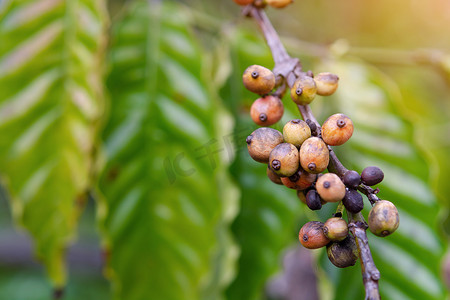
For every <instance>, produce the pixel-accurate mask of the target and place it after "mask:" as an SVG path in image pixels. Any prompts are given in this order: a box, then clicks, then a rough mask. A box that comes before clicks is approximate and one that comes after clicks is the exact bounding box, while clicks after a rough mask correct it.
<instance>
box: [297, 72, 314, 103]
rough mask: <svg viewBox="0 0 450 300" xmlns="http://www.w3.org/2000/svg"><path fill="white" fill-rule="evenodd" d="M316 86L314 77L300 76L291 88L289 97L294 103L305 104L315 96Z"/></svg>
mask: <svg viewBox="0 0 450 300" xmlns="http://www.w3.org/2000/svg"><path fill="white" fill-rule="evenodd" d="M316 92H317V87H316V83H315V82H314V79H312V78H311V77H309V76H305V75H303V76H300V77H299V78H298V79H297V81H295V83H294V85H293V86H292V88H291V98H292V100H294V102H295V103H297V104H300V105H306V104H309V103H311V102H312V101H313V100H314V98H315V97H316Z"/></svg>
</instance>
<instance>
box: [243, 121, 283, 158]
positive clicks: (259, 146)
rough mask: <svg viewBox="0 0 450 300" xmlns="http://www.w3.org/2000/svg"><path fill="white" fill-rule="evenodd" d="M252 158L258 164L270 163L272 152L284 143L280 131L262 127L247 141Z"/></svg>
mask: <svg viewBox="0 0 450 300" xmlns="http://www.w3.org/2000/svg"><path fill="white" fill-rule="evenodd" d="M245 141H246V143H247V149H248V153H249V154H250V156H251V157H252V158H253V159H254V160H256V161H257V162H262V163H268V162H269V155H270V152H271V151H272V150H273V149H274V148H275V146H277V145H278V144H280V143H282V142H283V135H282V134H281V132H279V131H278V130H275V129H272V128H268V127H261V128H258V129H256V130H255V131H253V132H252V134H250V135H249V136H248V137H247V139H246V140H245Z"/></svg>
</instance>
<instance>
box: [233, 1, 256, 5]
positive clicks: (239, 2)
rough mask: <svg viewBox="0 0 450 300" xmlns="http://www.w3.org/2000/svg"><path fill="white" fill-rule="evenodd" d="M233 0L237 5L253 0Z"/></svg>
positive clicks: (247, 3)
mask: <svg viewBox="0 0 450 300" xmlns="http://www.w3.org/2000/svg"><path fill="white" fill-rule="evenodd" d="M233 1H234V2H236V4H239V5H249V4H252V3H253V0H233Z"/></svg>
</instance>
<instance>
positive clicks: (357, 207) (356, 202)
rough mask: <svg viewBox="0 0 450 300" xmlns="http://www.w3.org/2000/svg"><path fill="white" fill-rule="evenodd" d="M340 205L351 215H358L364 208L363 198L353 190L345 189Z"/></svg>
mask: <svg viewBox="0 0 450 300" xmlns="http://www.w3.org/2000/svg"><path fill="white" fill-rule="evenodd" d="M342 203H343V204H344V206H345V208H346V209H347V210H348V211H349V212H351V213H353V214H356V213H359V212H360V211H361V210H362V209H363V208H364V200H363V197H362V196H361V194H360V193H358V191H357V190H354V189H347V191H346V193H345V197H344V199H343V200H342Z"/></svg>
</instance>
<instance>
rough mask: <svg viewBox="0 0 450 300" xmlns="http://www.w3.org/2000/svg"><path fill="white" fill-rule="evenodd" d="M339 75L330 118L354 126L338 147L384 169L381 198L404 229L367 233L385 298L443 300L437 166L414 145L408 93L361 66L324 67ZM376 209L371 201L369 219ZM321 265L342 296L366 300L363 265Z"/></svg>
mask: <svg viewBox="0 0 450 300" xmlns="http://www.w3.org/2000/svg"><path fill="white" fill-rule="evenodd" d="M321 68H323V69H324V70H326V71H330V72H333V73H336V74H338V75H339V77H340V87H339V89H338V92H337V94H336V96H335V97H334V99H326V98H323V99H320V98H319V99H317V100H316V101H324V102H326V101H327V102H328V101H329V102H328V103H329V104H330V105H329V106H327V107H326V108H324V110H325V111H327V112H328V114H332V113H336V112H342V113H345V114H346V115H348V116H349V117H350V118H351V119H352V120H353V123H354V125H355V132H354V134H353V137H352V138H351V139H350V141H349V142H348V143H346V144H345V145H344V146H341V147H339V148H336V151H338V154H339V157H340V158H342V161H343V162H344V164H345V165H346V166H347V167H348V168H353V169H355V170H357V171H359V172H361V171H362V170H363V169H364V168H365V167H367V166H371V165H375V166H379V167H380V168H381V169H382V170H383V171H384V174H385V179H384V181H383V182H382V183H381V184H380V185H379V187H380V189H381V192H380V193H379V194H378V196H379V197H380V198H381V199H387V200H390V201H392V202H393V203H394V204H395V205H396V206H397V208H398V210H399V213H400V227H399V229H398V230H397V231H396V233H395V234H393V235H392V236H389V237H386V238H379V237H375V236H374V235H372V234H371V233H370V232H369V231H368V235H369V244H370V246H371V250H372V254H373V257H374V260H375V264H376V265H377V267H378V268H379V270H380V272H381V280H380V293H381V296H382V298H387V299H444V298H445V295H446V292H445V289H444V287H443V285H442V282H441V278H440V276H441V275H440V274H441V271H440V262H441V260H442V258H443V255H444V253H445V250H446V245H445V243H444V241H443V240H442V238H441V234H440V230H439V210H440V206H439V204H438V201H437V198H436V196H435V194H434V192H433V190H432V189H431V187H430V171H429V170H430V169H432V168H433V166H432V165H430V164H428V163H427V161H426V160H425V155H424V153H423V152H421V149H420V148H419V147H418V146H417V145H416V143H415V140H414V138H415V134H416V131H415V129H414V127H413V126H412V125H411V124H410V123H409V122H407V121H406V120H405V119H404V115H403V113H404V111H403V110H400V109H399V107H400V106H399V105H400V104H401V101H402V100H401V94H400V93H399V90H398V87H397V86H396V85H395V83H394V82H393V81H391V80H390V79H389V78H388V77H386V76H385V75H383V74H382V73H381V72H379V71H377V70H376V69H374V68H370V67H368V66H366V65H364V64H362V63H358V62H349V61H341V62H334V63H332V64H328V65H327V66H321ZM369 209H370V205H368V202H366V207H365V210H364V212H365V214H366V216H367V213H368V211H369ZM322 266H323V267H324V268H325V269H326V270H327V273H328V274H329V275H330V276H331V278H332V279H333V281H334V282H335V286H336V291H335V299H362V298H363V297H364V290H363V285H362V280H361V279H359V280H360V282H361V284H359V285H357V284H350V281H349V278H352V280H353V281H356V280H357V278H358V276H357V275H356V274H357V273H360V267H359V266H355V267H352V268H349V269H347V270H337V269H336V268H335V267H334V266H333V265H331V263H330V262H329V261H328V259H327V258H326V256H324V259H323V262H322Z"/></svg>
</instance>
